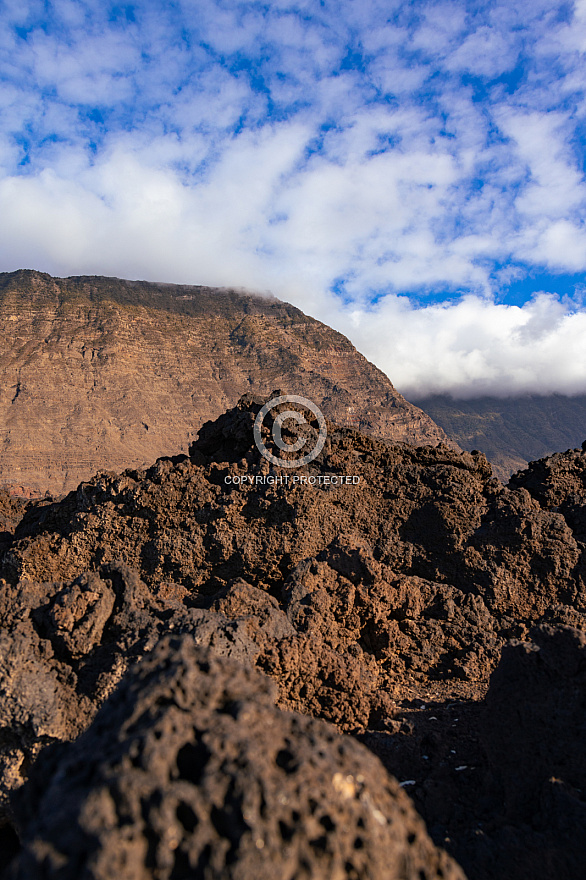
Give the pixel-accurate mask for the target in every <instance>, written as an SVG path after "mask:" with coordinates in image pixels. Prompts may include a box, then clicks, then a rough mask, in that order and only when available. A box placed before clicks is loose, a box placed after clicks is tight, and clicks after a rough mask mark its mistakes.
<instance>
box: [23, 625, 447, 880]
mask: <svg viewBox="0 0 586 880" xmlns="http://www.w3.org/2000/svg"><path fill="white" fill-rule="evenodd" d="M275 691H276V689H275V687H274V685H273V684H271V683H270V682H269V680H268V679H266V678H264V677H262V676H260V675H258V673H253V672H252V671H250V670H249V669H247V668H245V667H243V666H241V665H239V664H235V663H233V662H231V661H226V660H225V659H223V658H219V657H218V656H217V655H214V654H213V653H210V652H209V651H203V650H202V649H201V648H197V647H195V645H194V643H193V639H191V638H190V637H188V636H184V637H182V638H178V637H167V638H165V639H163V640H162V641H160V642H159V644H158V645H157V647H156V648H155V649H154V650H153V652H152V653H151V654H149V656H148V657H146V658H145V659H144V660H143V661H142V662H141V663H140V664H139V665H138V667H137V668H136V669H134V670H133V671H132V672H131V674H130V675H128V676H127V677H126V678H125V680H124V682H123V683H122V685H121V686H120V687H119V688H118V690H117V691H116V692H115V693H114V694H113V695H112V696H111V697H110V699H109V700H108V701H107V702H106V703H105V705H104V706H103V707H102V709H101V710H100V712H99V713H98V715H97V716H96V718H95V720H94V722H93V724H92V726H91V727H90V728H89V730H88V731H87V732H86V733H85V734H84V735H83V736H81V737H80V738H79V739H78V740H77V741H76V742H75V743H73V744H69V745H60V746H57V747H56V748H53V749H52V750H51V749H49V750H48V751H46V752H45V753H43V754H42V755H41V757H40V758H39V760H38V762H37V764H36V766H35V768H34V770H33V772H32V775H31V778H30V780H29V781H28V783H27V784H26V786H25V787H24V789H23V790H21V792H20V794H19V797H18V798H17V818H18V822H19V828H20V833H21V836H22V840H23V850H22V852H21V853H20V855H19V856H18V858H17V859H16V860H15V861H14V862H13V863H12V866H11V869H10V870H9V872H8V877H9V878H10V880H37V878H38V880H41V878H43V880H51V878H55V880H57V878H59V880H79V878H80V877H84V878H87V880H112V878H113V877H116V878H120V880H138V878H140V880H149V878H153V880H155V878H156V880H171V878H177V880H179V878H187V877H190V878H198V877H201V878H205V880H229V878H234V880H242V878H252V877H254V878H256V880H273V878H275V877H278V878H280V880H293V878H296V880H302V878H307V880H309V878H311V880H359V878H364V880H439V878H443V880H464V874H463V873H462V871H461V870H460V869H459V868H458V866H457V865H456V864H455V863H454V862H453V861H452V860H451V859H450V858H449V856H448V855H447V854H446V853H445V852H442V851H440V850H438V849H437V848H436V847H435V846H434V845H433V844H432V842H431V840H430V839H429V837H428V836H427V833H426V831H425V827H424V825H423V822H422V821H421V819H420V818H419V816H417V814H416V813H415V811H414V810H413V807H412V805H411V803H410V801H409V799H408V798H407V796H406V795H405V794H404V793H403V791H402V790H401V788H400V787H399V785H398V784H397V783H396V782H395V781H394V780H392V779H391V778H390V777H389V776H387V774H386V773H385V771H384V769H383V768H382V766H381V765H380V763H379V762H378V760H377V759H376V758H375V757H374V756H373V755H372V754H371V753H370V752H369V751H368V750H367V749H365V748H364V747H362V746H360V745H359V744H358V743H356V742H355V741H354V740H352V739H351V738H349V737H342V736H340V735H339V734H338V733H337V732H336V730H335V728H333V727H331V726H330V725H327V724H325V723H323V722H320V721H316V720H314V719H311V718H307V717H304V716H301V715H297V714H292V713H286V712H283V711H280V710H279V709H277V708H276V707H275V706H274V698H275V695H276V693H275Z"/></svg>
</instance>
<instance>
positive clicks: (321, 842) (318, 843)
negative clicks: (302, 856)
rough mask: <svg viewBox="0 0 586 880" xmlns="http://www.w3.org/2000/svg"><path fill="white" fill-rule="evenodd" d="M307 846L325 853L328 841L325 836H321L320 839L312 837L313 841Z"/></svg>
mask: <svg viewBox="0 0 586 880" xmlns="http://www.w3.org/2000/svg"><path fill="white" fill-rule="evenodd" d="M309 845H310V846H312V847H313V848H314V849H319V850H321V851H322V852H325V850H326V849H327V845H328V839H327V837H326V836H325V834H322V835H321V836H320V837H314V839H313V840H310V841H309Z"/></svg>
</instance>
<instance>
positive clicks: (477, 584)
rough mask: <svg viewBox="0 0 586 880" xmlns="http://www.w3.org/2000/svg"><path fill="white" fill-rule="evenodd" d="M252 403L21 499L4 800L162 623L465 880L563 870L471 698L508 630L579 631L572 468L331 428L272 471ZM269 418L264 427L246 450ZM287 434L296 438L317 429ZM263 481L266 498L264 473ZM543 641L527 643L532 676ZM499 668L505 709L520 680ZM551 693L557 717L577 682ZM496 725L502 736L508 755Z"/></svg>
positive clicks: (0, 589) (577, 484)
mask: <svg viewBox="0 0 586 880" xmlns="http://www.w3.org/2000/svg"><path fill="white" fill-rule="evenodd" d="M262 402H263V401H259V400H254V399H253V398H250V397H248V398H244V399H243V400H242V401H241V402H240V404H239V405H238V406H237V407H235V408H234V409H233V410H231V411H229V412H227V413H226V414H225V415H223V416H221V417H220V418H219V419H217V420H216V421H215V422H214V423H208V424H207V425H205V426H204V427H203V428H202V430H201V431H200V435H199V438H198V440H197V441H196V442H195V443H194V444H193V445H192V447H191V448H190V451H189V455H184V456H177V457H175V458H168V459H161V460H159V461H158V462H157V463H156V464H155V465H153V466H152V467H151V468H148V469H146V470H144V471H138V470H128V471H126V472H125V473H124V474H122V475H114V474H101V475H98V476H97V477H95V478H94V479H92V480H90V481H88V482H86V483H83V484H82V485H81V486H80V487H79V489H78V490H77V491H76V492H72V493H70V495H69V496H67V498H65V499H63V500H62V501H60V502H53V501H49V500H42V501H37V502H31V503H29V506H28V508H27V512H26V514H25V516H24V517H23V519H22V521H21V522H20V524H19V525H18V527H17V528H16V530H15V532H14V536H13V537H11V538H10V541H11V543H10V546H9V547H8V548H7V550H6V551H5V553H4V555H3V558H2V566H1V569H0V576H2V577H3V578H4V582H3V583H1V584H0V624H1V625H2V632H3V635H2V644H1V646H0V671H1V673H2V675H1V676H0V688H2V694H1V696H2V699H1V701H0V706H1V709H0V712H1V713H2V714H1V717H0V729H1V730H2V731H3V733H2V735H1V736H0V754H1V759H0V760H1V764H0V772H1V773H2V786H3V789H4V792H5V793H7V792H9V791H10V790H14V789H15V788H18V786H19V785H20V784H21V782H22V779H23V777H24V776H26V775H27V774H28V768H29V767H30V765H31V763H33V762H34V760H35V758H36V757H37V755H38V753H39V750H40V749H41V748H42V747H43V746H45V745H47V744H50V743H54V742H55V741H60V740H61V741H67V740H69V739H72V738H73V737H75V736H76V735H77V734H78V733H79V732H80V731H81V730H82V729H83V728H85V727H87V725H89V724H90V722H91V721H92V719H93V718H94V717H95V715H96V712H97V711H98V710H99V708H100V706H101V705H102V704H103V703H104V701H105V700H106V699H107V698H108V696H109V695H110V694H111V693H112V692H113V690H114V689H115V688H116V687H117V686H118V685H119V683H120V680H121V679H122V678H123V676H124V674H125V672H126V671H127V668H128V665H129V664H130V663H131V662H132V661H134V660H139V659H140V658H141V657H144V655H146V654H148V653H149V652H150V651H152V650H153V649H154V648H155V646H156V644H157V642H158V641H159V640H160V639H161V638H162V637H163V636H165V635H167V634H168V633H169V632H173V633H176V634H184V635H189V636H190V638H191V639H192V640H193V641H194V642H195V643H196V644H197V645H198V646H199V647H201V648H206V649H209V650H210V651H211V652H212V653H213V654H214V655H215V656H223V657H226V658H228V659H229V660H231V661H232V662H237V663H239V664H240V665H241V666H242V667H247V668H250V667H254V668H256V669H258V670H260V671H262V672H264V673H265V674H266V675H267V676H268V677H269V678H272V679H273V681H274V682H275V684H276V686H277V689H278V690H277V694H278V697H277V699H278V704H279V706H280V707H281V708H283V709H287V710H294V711H297V712H301V713H303V714H305V715H311V716H313V717H315V718H321V719H324V720H327V721H330V722H334V723H335V724H336V725H337V727H338V729H339V730H341V731H347V732H352V733H354V734H355V735H356V736H358V737H359V738H361V739H362V740H363V742H365V743H366V744H367V745H368V746H369V747H370V748H371V750H373V751H375V752H376V753H377V754H378V755H379V756H380V757H381V759H382V760H383V762H384V763H385V765H386V766H387V768H388V769H389V770H390V771H391V772H392V773H393V774H394V775H395V776H397V777H398V778H399V779H400V780H401V781H402V782H403V783H404V784H405V787H406V789H407V790H408V791H409V793H410V794H411V795H412V796H413V798H414V801H415V803H416V805H417V808H418V809H419V811H420V813H421V814H422V815H423V817H424V818H425V820H426V821H427V823H428V827H429V830H430V833H431V835H432V837H433V839H434V841H435V842H436V843H440V844H442V845H445V847H446V848H447V849H448V850H449V851H450V852H451V853H452V854H453V855H455V856H456V858H457V859H458V860H459V861H460V863H461V864H462V865H463V867H464V869H465V870H466V872H467V874H468V876H469V877H470V878H471V880H489V878H495V877H499V878H500V877H504V876H506V877H507V878H508V880H522V878H524V877H526V876H527V874H526V873H525V874H524V873H523V871H524V870H525V868H526V866H527V864H529V863H531V864H532V865H533V864H535V865H536V868H535V871H534V872H533V875H532V876H533V877H534V878H535V880H545V878H548V880H549V878H552V880H553V878H554V877H555V878H557V877H559V876H565V877H568V878H571V880H573V878H576V880H578V877H580V876H581V875H580V874H579V873H577V868H576V865H578V863H579V862H578V856H577V855H576V852H578V850H572V852H571V853H570V854H569V855H568V853H567V852H566V853H565V855H563V854H562V853H561V851H560V852H558V853H557V855H556V854H555V853H553V854H551V855H550V856H548V857H547V859H545V858H542V859H541V861H540V860H539V859H538V858H537V857H536V858H530V850H531V847H534V848H535V841H534V840H533V842H532V838H531V836H530V835H529V836H527V834H526V833H525V831H524V827H525V825H526V824H527V822H528V821H529V822H533V821H535V822H537V823H538V822H539V821H540V819H539V816H538V811H539V810H542V806H541V805H540V804H534V807H533V808H531V807H529V814H528V813H527V809H528V807H527V803H529V804H530V803H531V801H527V802H525V801H524V802H523V804H524V806H523V810H524V812H523V810H521V809H520V808H519V809H518V808H517V806H514V807H513V808H512V809H511V810H510V811H509V812H507V813H504V812H503V804H504V802H505V798H506V797H508V795H506V790H507V789H506V785H505V782H504V780H506V776H507V769H506V768H507V766H508V764H507V761H509V756H508V747H507V745H506V743H505V744H503V742H502V739H501V741H497V739H495V738H494V736H493V734H492V733H491V732H490V729H489V726H488V725H486V724H485V721H484V719H485V717H486V713H485V708H484V704H483V700H484V698H485V695H486V691H487V688H488V685H489V681H490V680H491V679H490V677H491V674H492V673H493V671H494V670H495V669H496V668H497V667H498V668H499V670H502V668H503V667H502V664H501V666H499V661H500V658H501V655H502V652H503V648H504V646H505V645H506V644H507V643H508V642H510V640H511V639H516V640H517V641H519V640H521V641H523V642H527V641H528V640H531V639H534V638H535V639H537V638H538V637H537V636H535V633H540V632H544V633H549V632H550V631H551V632H553V633H554V636H552V638H554V641H555V638H557V637H555V633H557V632H567V631H568V628H570V631H571V632H572V633H574V634H575V633H576V632H579V631H585V632H586V567H585V560H586V555H585V554H586V532H585V529H584V521H585V520H584V516H583V510H584V500H585V498H586V454H585V453H584V452H583V451H581V450H574V451H571V452H568V453H566V454H563V455H558V456H554V457H552V458H551V459H548V460H547V461H544V462H538V463H536V464H535V465H534V466H533V467H532V468H531V469H530V470H529V471H527V472H525V473H524V474H520V475H518V476H517V477H516V479H515V483H514V484H512V485H511V486H510V487H504V486H503V485H502V484H501V483H500V482H499V481H498V480H495V479H494V478H493V476H492V473H491V469H490V466H489V465H488V463H487V461H486V459H485V458H484V456H482V455H480V454H476V455H472V454H470V453H457V452H454V451H453V450H450V449H448V448H447V447H445V446H439V447H436V448H431V447H420V448H415V447H413V446H409V445H407V444H399V443H397V444H388V443H383V442H381V441H377V440H376V439H374V438H372V437H367V436H365V435H362V434H359V433H357V432H355V431H353V430H352V429H349V428H339V427H336V426H335V425H332V424H331V423H330V424H329V426H328V438H327V442H326V444H325V446H324V448H323V451H322V452H321V453H320V455H319V456H318V457H317V458H316V459H315V460H314V461H313V462H311V463H310V464H308V465H305V466H304V467H302V468H300V469H298V470H296V471H295V472H294V473H295V476H296V477H297V480H296V481H293V480H292V476H293V473H292V472H291V471H288V470H287V469H286V468H276V469H275V468H272V467H270V466H269V464H268V462H267V461H266V460H265V459H264V458H262V457H261V456H260V454H259V452H258V450H257V448H256V446H255V444H254V440H253V431H252V428H253V422H254V419H255V414H256V413H257V412H258V411H259V409H260V407H261V405H262ZM270 428H271V419H270V417H269V418H268V419H267V421H266V430H265V435H264V436H265V439H266V441H267V442H269V441H268V438H269V436H270ZM303 430H304V431H305V433H306V435H307V437H308V439H309V440H310V443H311V442H313V440H314V439H315V437H316V436H317V426H316V425H315V424H310V425H306V426H305V427H304V429H303ZM284 436H287V431H286V430H285V431H284ZM288 456H289V453H287V452H283V453H282V457H284V458H287V457H288ZM286 474H288V475H289V477H288V479H289V480H290V483H289V485H285V483H284V482H279V480H277V479H276V478H280V477H282V478H283V480H284V477H285V475H286ZM340 475H344V476H349V477H350V481H349V482H345V483H344V484H343V485H341V484H340V483H339V480H338V483H337V484H336V481H335V480H334V479H333V478H334V477H339V476H340ZM352 477H354V481H352ZM301 478H304V480H305V482H302V481H301ZM312 481H313V484H312ZM535 627H538V629H535ZM548 627H549V629H548ZM539 628H540V629H539ZM571 639H574V640H575V639H578V643H579V639H580V637H579V636H577V635H572V636H571ZM578 643H576V644H578ZM560 644H561V643H558V642H555V644H554V645H553V647H552V648H551V650H550V649H549V648H548V649H547V651H548V652H549V656H551V657H554V659H553V660H552V661H551V663H553V665H554V666H555V664H556V662H557V661H556V660H555V656H556V654H557V653H559V652H560V651H566V648H564V647H563V645H562V647H560ZM563 644H566V643H565V642H564V643H563ZM580 644H581V643H580ZM573 650H574V649H573V648H572V651H573ZM580 650H582V649H581V648H580ZM566 653H567V651H566ZM508 656H509V655H508V654H506V653H505V654H504V655H503V660H502V663H505V662H509V661H508V660H507V659H506V658H507V657H508ZM564 656H565V655H564ZM580 656H581V655H580ZM560 662H561V661H560ZM564 662H565V661H564ZM572 663H573V661H572ZM550 665H551V664H550ZM577 668H578V667H577ZM580 668H581V667H580ZM498 674H499V675H501V673H500V672H499V673H498ZM580 674H581V673H580ZM515 676H517V673H515V675H512V677H511V681H512V682H513V683H512V684H511V688H513V689H515V688H517V687H518V688H519V690H520V694H519V699H522V698H523V695H522V694H521V691H523V690H525V692H526V693H527V694H530V693H531V688H525V685H524V684H523V680H522V677H521V678H519V677H518V676H517V677H515ZM517 678H519V684H515V683H514V682H515V681H517ZM499 680H500V681H502V677H501V679H499V678H498V676H497V677H495V678H494V679H493V680H492V684H491V692H490V693H489V697H488V700H489V701H490V700H493V702H492V703H489V705H491V706H492V708H491V711H493V712H494V714H495V718H496V717H498V712H499V711H500V710H499V709H497V708H495V707H497V706H498V705H502V706H504V705H505V703H506V702H507V701H508V703H509V704H511V701H512V697H510V696H507V697H506V699H505V700H504V701H503V700H501V702H500V703H499V699H500V698H499V697H498V688H499V687H500V685H499V684H498V682H499ZM571 680H572V681H573V682H574V684H575V685H576V688H577V695H576V700H577V702H576V706H579V705H580V704H581V703H580V701H581V700H582V699H583V698H584V696H585V694H586V685H584V686H583V685H582V681H581V678H579V677H578V678H577V677H576V676H575V675H573V674H572V676H571ZM569 681H570V680H569V679H568V682H566V684H563V687H562V691H563V688H564V687H566V686H567V687H569V686H570V684H569ZM548 682H550V683H549V684H548ZM550 684H551V681H550V679H548V678H547V677H546V679H544V681H543V682H542V684H540V685H539V687H543V688H546V687H549V686H550ZM507 687H508V685H507ZM556 687H561V685H559V682H558V684H557V685H556ZM507 693H508V692H507ZM572 711H573V710H572ZM546 719H547V716H545V717H544V719H543V720H542V721H541V722H540V724H542V725H545V724H546V723H547V720H546ZM516 724H517V722H516V721H515V719H514V718H511V717H508V718H507V720H506V721H505V722H504V723H503V724H502V731H501V737H502V736H504V737H505V739H506V740H507V741H508V739H510V740H511V748H512V747H513V745H514V741H517V740H515V737H518V736H519V734H518V733H517V732H516V731H517V730H518V728H517V727H516ZM558 733H559V736H561V733H560V732H559V731H558ZM507 738H508V739H507ZM521 738H522V737H521ZM518 741H519V742H520V741H521V739H518ZM80 742H81V740H80ZM544 742H545V741H544ZM547 742H549V745H547V743H546V745H544V748H543V750H541V751H538V750H537V749H536V750H535V754H534V757H535V760H536V762H537V764H536V771H535V772H536V774H537V776H538V777H539V779H542V778H544V777H543V774H544V773H547V772H549V771H548V770H547V768H548V767H551V768H553V770H552V772H555V773H556V774H559V778H561V779H562V780H564V779H566V778H567V780H568V782H567V784H568V785H570V786H574V785H575V787H576V789H579V785H578V784H577V783H575V782H572V780H573V779H574V778H576V779H578V780H579V772H578V775H577V776H576V775H575V774H574V775H573V771H572V770H571V768H564V767H563V766H562V765H561V764H560V762H559V761H558V760H557V758H551V749H552V748H553V740H548V741H547ZM572 748H573V747H572ZM548 749H549V750H550V751H549V752H548ZM580 772H581V771H580ZM564 774H565V775H564ZM550 775H551V773H550ZM547 778H549V777H547ZM564 784H566V783H565V782H564ZM540 790H541V789H540ZM548 791H549V789H548ZM556 791H557V789H556ZM572 797H573V798H574V800H572V799H570V800H568V798H566V797H565V796H564V797H563V798H561V797H557V796H556V797H555V798H553V800H552V801H551V803H550V802H549V801H548V803H550V808H551V810H553V813H552V814H551V817H550V818H551V822H552V827H553V826H555V827H558V825H559V827H562V826H563V824H564V821H565V820H566V818H567V817H566V812H567V811H570V812H568V817H570V813H571V811H572V810H574V811H575V809H578V813H576V815H578V814H579V810H580V809H581V807H579V804H580V803H581V800H580V798H581V795H580V792H579V791H578V793H577V794H576V795H575V796H574V795H572ZM576 804H578V807H576ZM531 809H534V813H531ZM548 809H549V808H548ZM4 810H5V815H6V816H7V817H8V818H9V817H10V806H9V804H8V801H7V800H6V798H5V801H4ZM539 815H543V816H545V815H547V811H545V812H543V813H542V814H539ZM571 815H574V813H571ZM528 816H529V818H528ZM568 821H569V819H568ZM571 821H572V822H573V821H574V819H572V820H571ZM556 823H557V824H556ZM511 829H512V830H511ZM43 833H45V832H43ZM31 834H33V832H31ZM36 834H37V831H34V835H36ZM34 835H33V836H34ZM31 839H32V838H31ZM505 843H506V845H505ZM537 851H538V848H537V849H535V852H537ZM542 852H543V851H542ZM579 852H581V850H580V851H579ZM562 855H563V857H562ZM566 856H567V858H566ZM528 859H529V861H528ZM564 859H565V860H564ZM538 863H539V864H538ZM495 865H496V866H497V867H498V872H497V873H494V871H496V868H495V867H494V866H495ZM491 866H492V867H491ZM519 866H522V868H520V867H519ZM560 866H561V867H560ZM562 869H563V870H562ZM491 871H492V873H491ZM556 872H557V873H556ZM365 876H366V875H365Z"/></svg>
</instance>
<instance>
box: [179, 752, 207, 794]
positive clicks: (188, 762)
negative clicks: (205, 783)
mask: <svg viewBox="0 0 586 880" xmlns="http://www.w3.org/2000/svg"><path fill="white" fill-rule="evenodd" d="M209 758H210V752H209V749H208V748H207V747H206V745H205V744H204V743H202V742H199V743H186V744H185V745H184V746H183V747H182V748H181V749H179V751H178V753H177V771H178V773H179V776H180V778H181V779H185V780H186V781H187V782H192V783H193V784H194V785H199V783H200V782H201V778H202V776H203V772H204V769H205V766H206V764H207V762H208V760H209Z"/></svg>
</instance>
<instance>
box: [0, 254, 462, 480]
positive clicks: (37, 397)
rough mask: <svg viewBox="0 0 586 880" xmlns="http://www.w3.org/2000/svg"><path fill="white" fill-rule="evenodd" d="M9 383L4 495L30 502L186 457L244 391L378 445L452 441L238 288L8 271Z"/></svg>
mask: <svg viewBox="0 0 586 880" xmlns="http://www.w3.org/2000/svg"><path fill="white" fill-rule="evenodd" d="M0 377H1V381H0V485H2V484H5V485H6V484H9V485H12V486H14V487H20V488H19V493H20V494H26V491H27V490H28V491H29V494H30V491H31V490H33V492H34V491H37V492H39V493H44V492H45V491H47V490H48V491H50V492H52V493H62V492H65V491H68V490H70V489H71V488H74V487H75V486H76V485H77V484H78V483H79V482H80V481H81V480H83V479H87V478H89V477H90V476H91V475H92V474H94V473H95V472H96V471H98V470H110V471H112V470H121V469H123V468H125V467H130V466H142V465H145V464H148V463H151V462H152V461H155V459H156V458H157V457H158V456H160V455H162V454H168V453H169V452H172V451H174V452H177V453H179V452H185V451H186V450H187V447H188V445H189V442H190V441H191V440H192V439H193V438H194V437H195V435H196V434H197V429H198V427H199V425H200V424H201V423H202V422H204V421H206V420H207V419H213V418H216V417H217V416H218V415H219V414H220V413H221V412H223V411H224V410H225V409H226V408H227V407H229V406H233V405H234V404H235V403H236V401H237V400H238V398H239V397H240V396H241V395H242V394H243V393H246V392H248V391H252V392H254V393H259V394H268V393H270V392H271V391H272V390H273V389H274V388H281V389H282V391H283V393H290V394H302V395H304V396H305V397H308V398H310V399H311V400H313V401H314V402H315V403H316V404H317V405H318V406H320V407H321V408H322V409H323V412H324V414H325V415H326V416H327V417H329V418H331V419H333V420H335V421H337V422H338V423H340V424H346V425H351V426H353V427H356V428H360V429H361V430H362V431H365V432H366V433H369V434H371V435H372V436H374V437H377V438H383V439H390V440H404V441H408V442H410V443H414V444H416V445H418V444H430V445H435V444H436V443H437V442H438V441H443V442H446V439H447V438H446V435H445V434H444V432H443V430H442V429H441V428H439V427H438V426H437V425H436V424H435V423H434V422H433V421H432V419H431V418H430V417H429V416H428V415H426V414H425V413H423V412H422V411H421V410H420V409H418V408H417V407H415V406H413V405H411V404H410V403H408V402H407V401H406V400H405V399H404V398H403V397H402V396H401V395H400V394H399V393H398V392H397V391H396V390H395V388H394V387H393V386H392V384H391V383H390V381H389V380H388V379H387V377H386V376H385V375H384V374H383V373H382V372H381V371H380V370H378V369H377V368H376V367H374V366H373V365H372V364H370V363H369V362H368V361H367V360H366V359H365V358H364V357H362V355H360V354H359V353H358V352H357V351H356V349H355V348H354V347H353V346H352V345H351V343H350V342H349V341H348V339H346V337H344V336H342V335H341V334H339V333H336V332H335V331H334V330H332V329H331V328H329V327H327V326H326V325H324V324H321V323H320V322H319V321H316V320H314V319H312V318H309V317H307V315H304V314H303V312H301V311H299V309H296V308H294V307H293V306H291V305H288V304H287V303H283V302H280V301H278V300H276V299H271V298H261V297H256V296H252V295H247V294H242V293H238V292H235V291H232V290H212V289H210V288H205V287H185V286H177V285H164V284H150V283H147V282H133V281H121V280H119V279H115V278H101V277H79V278H78V277H75V278H52V277H51V276H50V275H46V274H43V273H40V272H34V271H19V272H13V273H3V274H0ZM452 445H453V446H454V447H455V444H452Z"/></svg>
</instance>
